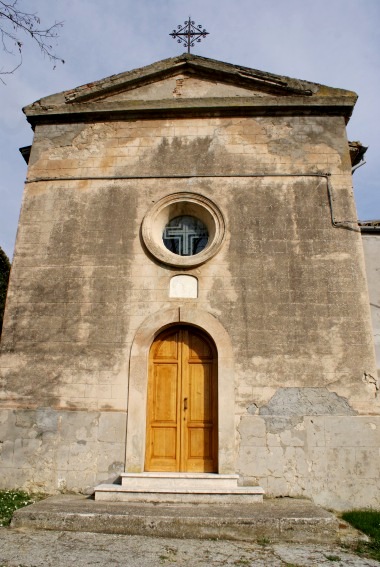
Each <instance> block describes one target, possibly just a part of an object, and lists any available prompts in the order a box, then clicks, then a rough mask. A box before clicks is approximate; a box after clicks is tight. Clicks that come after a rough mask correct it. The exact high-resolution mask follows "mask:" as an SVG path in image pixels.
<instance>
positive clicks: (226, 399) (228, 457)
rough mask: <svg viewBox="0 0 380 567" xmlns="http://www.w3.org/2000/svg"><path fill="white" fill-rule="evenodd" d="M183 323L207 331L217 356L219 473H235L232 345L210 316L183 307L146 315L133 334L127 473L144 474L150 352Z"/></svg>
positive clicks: (219, 325)
mask: <svg viewBox="0 0 380 567" xmlns="http://www.w3.org/2000/svg"><path fill="white" fill-rule="evenodd" d="M175 324H185V325H193V326H195V327H198V328H199V329H201V330H202V331H204V332H206V333H207V334H208V335H210V337H211V338H212V340H213V341H214V343H215V346H216V351H217V356H218V472H219V474H234V473H235V462H236V461H235V388H234V365H233V353H232V345H231V341H230V338H229V336H228V333H227V331H226V330H225V328H224V327H223V325H222V324H221V323H220V322H219V321H218V320H217V319H216V318H215V317H214V316H213V315H211V313H208V312H206V311H202V310H199V309H194V307H188V306H186V305H184V306H179V307H175V308H171V309H166V310H163V311H159V312H157V313H154V314H153V315H151V316H149V317H148V318H147V319H145V321H144V322H143V323H142V325H141V326H140V327H139V329H138V330H137V331H136V334H135V337H134V340H133V343H132V347H131V355H130V364H129V392H128V415H127V443H126V461H125V462H126V465H125V471H126V472H144V464H145V440H146V411H147V391H148V366H149V351H150V347H151V345H152V342H153V341H154V339H155V338H156V336H157V335H158V334H159V333H161V332H162V331H163V330H164V329H165V328H167V327H169V326H171V325H175Z"/></svg>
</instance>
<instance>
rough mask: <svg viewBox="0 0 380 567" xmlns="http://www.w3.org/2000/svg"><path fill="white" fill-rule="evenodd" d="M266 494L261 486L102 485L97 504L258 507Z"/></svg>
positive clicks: (98, 492) (97, 494)
mask: <svg viewBox="0 0 380 567" xmlns="http://www.w3.org/2000/svg"><path fill="white" fill-rule="evenodd" d="M263 494H264V490H263V489H262V488H261V487H260V486H244V487H240V486H239V487H237V486H236V487H234V488H224V487H218V488H211V487H209V488H204V487H203V488H202V487H199V486H197V484H196V483H195V482H193V486H191V487H190V486H189V487H188V488H182V487H173V486H166V487H164V486H160V487H157V486H154V482H152V483H151V485H150V486H146V487H145V488H144V487H129V486H122V485H120V484H100V485H99V486H97V487H95V500H97V501H105V502H151V503H154V502H156V503H173V504H176V503H193V504H239V503H245V504H254V503H255V504H256V503H262V501H263Z"/></svg>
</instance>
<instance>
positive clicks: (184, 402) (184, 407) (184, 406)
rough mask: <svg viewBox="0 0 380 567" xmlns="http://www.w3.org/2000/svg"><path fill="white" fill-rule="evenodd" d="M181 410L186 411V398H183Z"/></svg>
mask: <svg viewBox="0 0 380 567" xmlns="http://www.w3.org/2000/svg"><path fill="white" fill-rule="evenodd" d="M183 409H184V410H187V398H184V400H183Z"/></svg>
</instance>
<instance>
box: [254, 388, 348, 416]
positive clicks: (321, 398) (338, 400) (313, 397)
mask: <svg viewBox="0 0 380 567" xmlns="http://www.w3.org/2000/svg"><path fill="white" fill-rule="evenodd" d="M356 413H357V412H355V410H353V409H352V408H351V406H350V405H349V404H348V402H347V400H346V399H345V398H342V397H341V396H338V395H337V394H336V393H335V392H329V391H328V390H327V389H326V388H279V389H278V390H277V392H276V393H275V394H274V396H273V397H272V398H271V399H270V400H269V402H268V404H267V405H266V406H262V407H261V408H260V410H259V414H260V415H263V416H266V415H268V416H269V415H273V416H288V417H292V416H293V417H296V416H297V417H303V416H305V415H356Z"/></svg>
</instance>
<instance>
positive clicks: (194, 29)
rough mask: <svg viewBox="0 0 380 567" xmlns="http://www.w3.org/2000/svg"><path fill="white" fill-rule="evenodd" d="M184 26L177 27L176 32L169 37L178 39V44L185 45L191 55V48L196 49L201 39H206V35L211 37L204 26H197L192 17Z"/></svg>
mask: <svg viewBox="0 0 380 567" xmlns="http://www.w3.org/2000/svg"><path fill="white" fill-rule="evenodd" d="M184 23H185V25H184V26H177V29H176V30H173V31H172V33H170V34H169V35H171V36H172V38H173V39H176V40H177V42H178V43H183V44H184V46H185V47H187V53H190V47H194V45H195V42H198V43H199V42H200V41H201V38H202V37H203V38H205V37H206V35H209V32H207V31H206V30H205V29H204V28H203V29H202V26H201V25H199V26H195V22H193V21H192V19H191V17H190V16H189V19H188V20H187V21H186V22H184Z"/></svg>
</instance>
